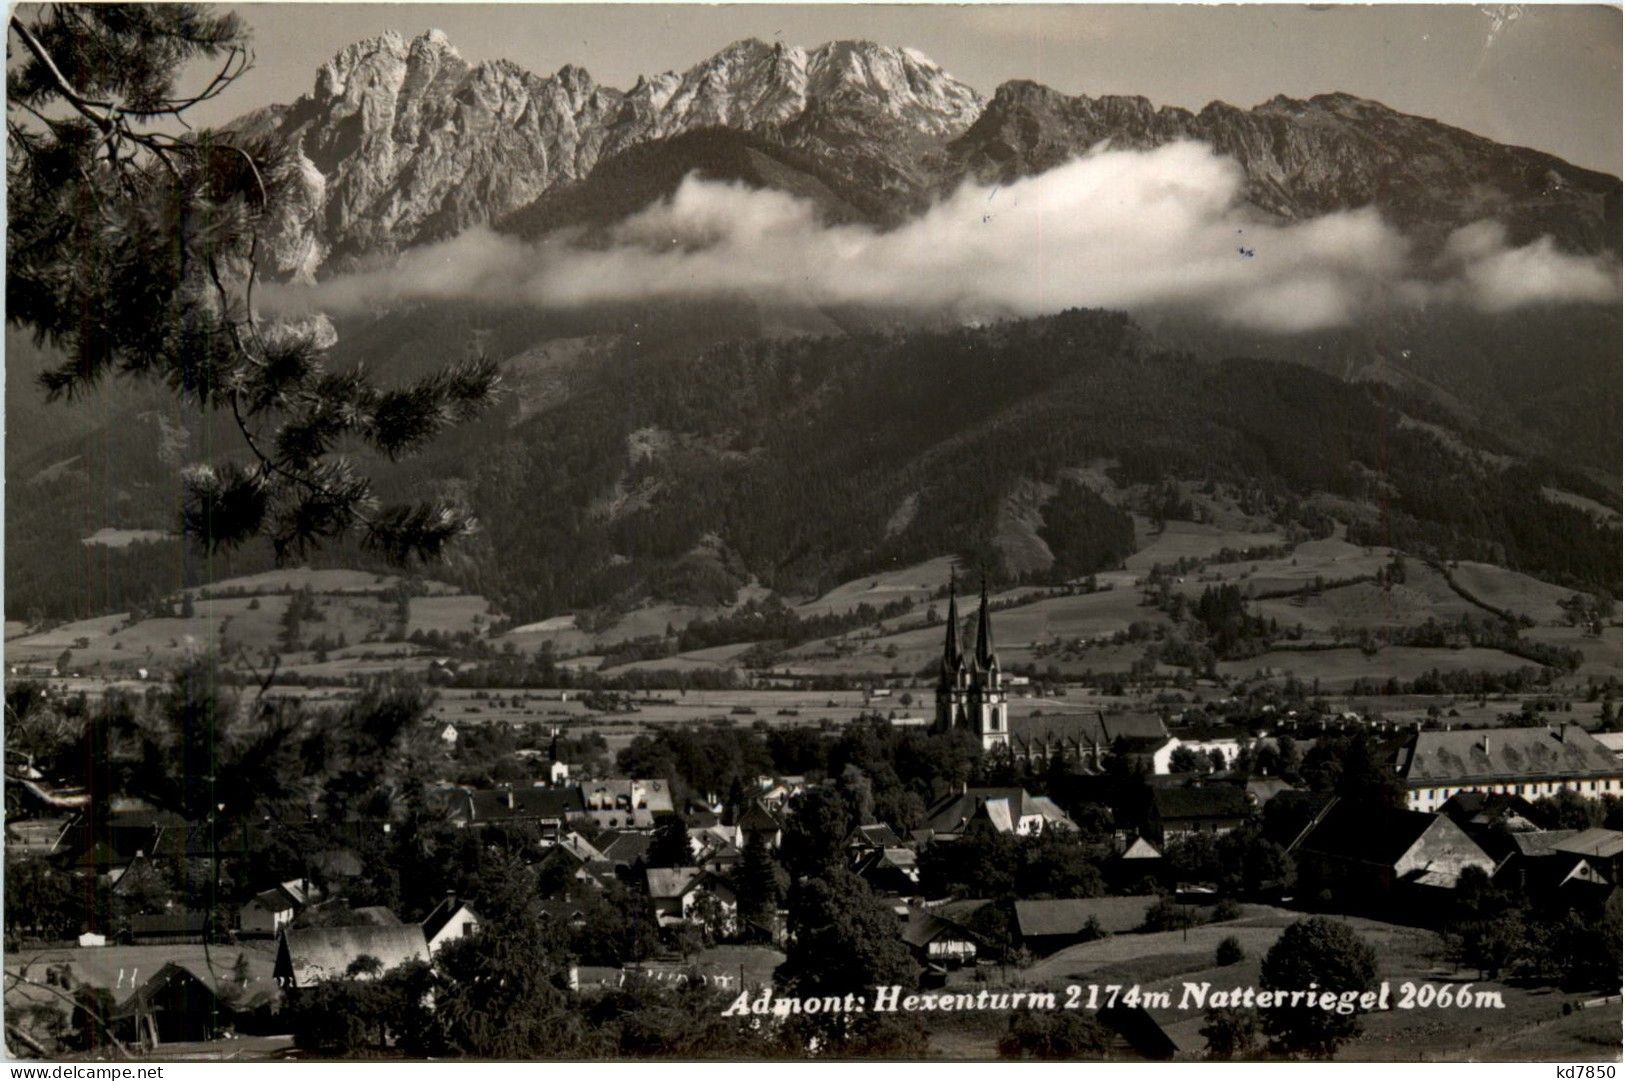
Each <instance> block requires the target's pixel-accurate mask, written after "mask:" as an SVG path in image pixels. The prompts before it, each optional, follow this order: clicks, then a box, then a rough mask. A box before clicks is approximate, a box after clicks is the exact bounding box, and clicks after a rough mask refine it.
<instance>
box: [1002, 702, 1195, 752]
mask: <svg viewBox="0 0 1625 1081" xmlns="http://www.w3.org/2000/svg"><path fill="white" fill-rule="evenodd" d="M1119 739H1125V740H1127V741H1128V742H1129V743H1130V744H1131V745H1133V746H1134V747H1135V748H1136V749H1138V747H1139V746H1140V745H1142V744H1146V745H1150V746H1151V747H1152V748H1154V747H1160V746H1161V745H1162V744H1163V743H1164V742H1166V740H1167V739H1168V726H1167V725H1165V724H1163V722H1162V718H1161V717H1159V716H1158V715H1157V714H1155V713H1110V714H1108V713H1102V712H1099V711H1096V712H1092V713H1066V714H1035V715H1033V716H1027V717H1011V718H1010V740H1011V742H1012V743H1014V744H1016V745H1017V748H1018V749H1025V748H1026V747H1027V746H1029V745H1031V744H1034V743H1040V742H1041V743H1047V744H1051V745H1056V744H1060V743H1062V742H1073V743H1077V744H1079V745H1081V746H1086V747H1087V746H1099V747H1100V748H1101V749H1102V750H1110V749H1111V748H1112V747H1113V745H1114V744H1115V743H1116V742H1117V740H1119Z"/></svg>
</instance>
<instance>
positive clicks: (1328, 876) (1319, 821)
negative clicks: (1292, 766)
mask: <svg viewBox="0 0 1625 1081" xmlns="http://www.w3.org/2000/svg"><path fill="white" fill-rule="evenodd" d="M1287 851H1288V853H1289V854H1290V855H1291V856H1292V858H1293V860H1294V861H1295V862H1296V864H1297V870H1298V888H1299V890H1301V891H1303V892H1304V893H1305V894H1306V895H1308V896H1314V895H1316V894H1318V893H1320V892H1321V891H1325V892H1328V893H1330V895H1331V896H1332V898H1333V899H1334V900H1337V901H1339V902H1342V903H1346V904H1351V905H1355V906H1370V907H1377V908H1383V907H1387V906H1389V905H1390V904H1392V903H1394V902H1396V901H1401V902H1409V903H1410V904H1411V906H1412V907H1411V909H1410V910H1409V911H1410V912H1412V913H1414V912H1416V911H1425V910H1426V909H1425V906H1426V904H1427V903H1428V902H1437V901H1439V900H1441V899H1443V898H1445V897H1448V895H1449V891H1451V890H1454V889H1455V888H1456V886H1457V885H1458V884H1459V883H1460V880H1461V876H1462V874H1463V872H1465V871H1466V870H1467V869H1469V868H1476V869H1477V870H1479V871H1482V872H1483V873H1484V875H1486V876H1490V875H1493V874H1494V873H1495V870H1496V862H1495V860H1494V859H1492V858H1491V857H1490V856H1489V855H1488V854H1487V853H1486V852H1485V851H1484V850H1483V849H1482V848H1481V847H1479V845H1478V844H1477V842H1475V841H1474V840H1473V839H1472V837H1470V836H1469V835H1468V834H1467V832H1466V831H1465V830H1463V829H1462V828H1461V827H1460V826H1458V825H1456V823H1454V822H1452V821H1451V820H1450V819H1449V818H1447V817H1445V816H1444V815H1441V814H1429V813H1427V812H1424V811H1407V810H1401V809H1398V808H1393V807H1380V806H1373V805H1369V804H1355V803H1351V802H1349V801H1348V800H1341V799H1334V800H1332V801H1330V802H1329V803H1328V804H1327V805H1326V807H1325V808H1324V809H1323V810H1322V811H1321V812H1320V814H1319V815H1318V816H1317V817H1316V818H1315V820H1314V821H1312V822H1311V823H1310V824H1309V825H1308V826H1307V827H1305V829H1304V831H1303V832H1302V833H1301V834H1299V836H1298V838H1297V840H1296V841H1294V842H1293V843H1292V845H1291V847H1290V848H1289V849H1288V850H1287Z"/></svg>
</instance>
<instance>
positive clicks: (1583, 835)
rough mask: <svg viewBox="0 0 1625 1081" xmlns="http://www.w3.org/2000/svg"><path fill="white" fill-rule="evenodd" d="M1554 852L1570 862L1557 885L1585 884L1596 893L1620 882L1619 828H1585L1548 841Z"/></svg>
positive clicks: (1613, 887) (1602, 891)
mask: <svg viewBox="0 0 1625 1081" xmlns="http://www.w3.org/2000/svg"><path fill="white" fill-rule="evenodd" d="M1552 850H1553V852H1555V853H1556V854H1557V855H1558V856H1560V857H1563V858H1565V859H1566V860H1568V861H1570V862H1571V866H1570V868H1569V870H1568V872H1567V873H1566V874H1565V875H1564V876H1563V877H1562V878H1561V879H1559V880H1558V883H1557V885H1558V888H1559V889H1562V888H1564V887H1567V886H1571V885H1584V886H1589V887H1591V888H1593V889H1594V890H1596V891H1597V892H1599V893H1603V894H1606V893H1607V892H1609V891H1611V890H1613V889H1615V888H1617V887H1618V886H1619V884H1620V851H1621V844H1620V831H1619V830H1610V829H1601V828H1595V829H1588V830H1581V831H1580V832H1579V833H1576V834H1573V835H1572V836H1569V837H1564V838H1562V839H1561V840H1559V841H1557V842H1556V843H1554V844H1553V845H1552Z"/></svg>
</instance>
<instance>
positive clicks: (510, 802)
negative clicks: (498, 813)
mask: <svg viewBox="0 0 1625 1081" xmlns="http://www.w3.org/2000/svg"><path fill="white" fill-rule="evenodd" d="M508 810H510V811H511V810H513V789H512V788H510V789H508Z"/></svg>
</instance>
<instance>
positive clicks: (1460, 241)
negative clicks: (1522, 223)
mask: <svg viewBox="0 0 1625 1081" xmlns="http://www.w3.org/2000/svg"><path fill="white" fill-rule="evenodd" d="M1440 262H1441V264H1442V265H1443V267H1444V269H1445V270H1446V272H1447V273H1448V274H1450V275H1451V277H1450V279H1449V280H1450V281H1451V282H1453V284H1454V287H1455V290H1456V291H1457V292H1458V293H1459V294H1462V295H1464V296H1465V298H1466V299H1467V300H1468V301H1469V302H1471V303H1472V304H1474V305H1476V306H1477V307H1479V308H1482V309H1484V310H1485V311H1492V312H1502V311H1509V310H1511V309H1513V308H1521V307H1524V306H1526V305H1530V304H1550V303H1559V302H1565V301H1594V302H1598V303H1605V302H1607V301H1610V300H1617V299H1619V276H1618V273H1617V272H1616V271H1615V270H1614V269H1613V268H1612V267H1610V266H1608V265H1607V264H1605V263H1603V262H1602V261H1601V260H1598V259H1590V258H1586V257H1584V256H1578V255H1568V254H1565V253H1564V252H1560V251H1558V250H1557V245H1556V244H1554V243H1553V242H1552V238H1551V237H1545V236H1543V237H1541V238H1540V239H1538V240H1536V241H1534V242H1533V243H1530V244H1526V245H1524V246H1523V247H1521V248H1509V247H1507V243H1506V229H1505V228H1504V227H1502V226H1501V225H1500V224H1498V223H1496V222H1487V221H1481V222H1475V223H1473V224H1472V225H1467V226H1463V227H1462V228H1460V229H1457V230H1456V231H1455V232H1454V233H1451V234H1450V238H1449V240H1447V241H1446V242H1445V247H1444V252H1443V254H1442V255H1441V257H1440Z"/></svg>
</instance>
